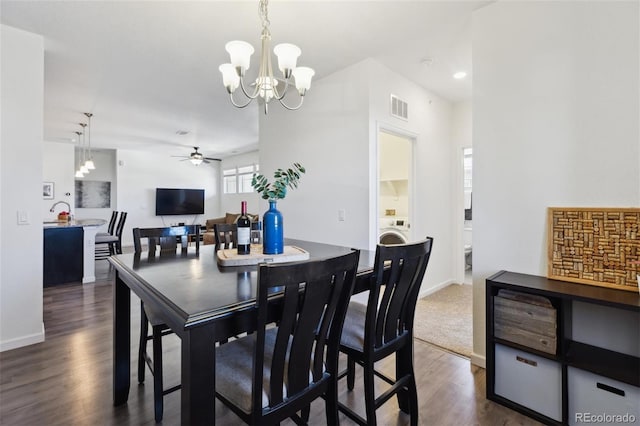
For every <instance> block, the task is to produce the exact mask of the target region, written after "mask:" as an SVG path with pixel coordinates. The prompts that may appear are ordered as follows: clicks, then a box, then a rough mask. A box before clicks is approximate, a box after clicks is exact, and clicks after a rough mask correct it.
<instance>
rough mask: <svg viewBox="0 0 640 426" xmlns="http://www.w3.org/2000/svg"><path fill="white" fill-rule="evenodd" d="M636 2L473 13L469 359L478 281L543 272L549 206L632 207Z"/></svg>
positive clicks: (477, 335) (479, 356) (638, 48)
mask: <svg viewBox="0 0 640 426" xmlns="http://www.w3.org/2000/svg"><path fill="white" fill-rule="evenodd" d="M639 12H640V11H639V3H638V2H498V3H493V4H491V5H489V6H487V7H484V8H482V9H479V10H478V11H476V12H475V13H474V18H473V61H474V63H473V87H474V99H473V145H474V176H473V182H474V199H473V203H474V205H473V222H474V223H473V230H474V235H473V253H474V259H473V281H474V341H473V346H474V347H473V352H474V355H473V357H474V359H475V360H476V361H477V362H482V361H483V357H484V354H485V324H484V322H485V300H484V299H485V298H484V291H485V289H484V288H485V286H484V283H485V279H486V277H488V276H489V275H491V274H493V273H495V272H497V271H499V270H501V269H506V270H512V271H517V272H523V273H529V274H537V275H546V261H545V258H546V247H547V241H546V230H547V224H546V223H545V213H546V208H547V207H548V206H638V205H640V161H639V160H640V143H639V140H640V134H639V117H640V107H639V99H638V94H639V90H640V83H639V78H638V75H639V69H638V64H639V52H640V42H639V40H640V37H639V35H640V34H639V31H638V27H639V25H638V24H639V22H638V16H639Z"/></svg>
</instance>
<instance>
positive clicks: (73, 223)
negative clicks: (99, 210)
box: [43, 219, 107, 228]
mask: <svg viewBox="0 0 640 426" xmlns="http://www.w3.org/2000/svg"><path fill="white" fill-rule="evenodd" d="M105 223H107V221H106V220H104V219H77V220H52V221H49V222H44V223H43V226H44V227H45V228H77V227H82V228H84V227H85V226H102V225H104V224H105Z"/></svg>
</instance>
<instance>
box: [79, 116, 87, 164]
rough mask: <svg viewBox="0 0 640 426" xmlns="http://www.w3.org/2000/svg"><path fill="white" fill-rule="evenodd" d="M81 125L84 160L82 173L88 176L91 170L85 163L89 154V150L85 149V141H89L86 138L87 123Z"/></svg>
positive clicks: (82, 161) (81, 162)
mask: <svg viewBox="0 0 640 426" xmlns="http://www.w3.org/2000/svg"><path fill="white" fill-rule="evenodd" d="M80 125H81V126H82V160H81V161H80V171H81V172H82V173H83V174H85V175H86V174H89V168H88V167H87V165H86V163H85V161H86V153H87V150H86V148H85V141H86V140H87V138H86V136H85V135H86V133H87V123H80Z"/></svg>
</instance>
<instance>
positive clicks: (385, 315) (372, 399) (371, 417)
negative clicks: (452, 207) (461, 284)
mask: <svg viewBox="0 0 640 426" xmlns="http://www.w3.org/2000/svg"><path fill="white" fill-rule="evenodd" d="M432 246H433V238H431V237H427V238H426V239H424V240H422V241H419V242H415V243H409V244H397V245H381V244H380V245H378V246H377V248H376V257H375V264H374V275H373V278H372V286H371V288H370V290H369V298H368V302H367V306H366V312H364V309H363V308H361V307H360V306H358V305H359V304H355V303H354V302H352V303H351V304H350V306H349V310H348V311H347V317H346V320H345V324H344V329H343V332H342V338H341V343H340V351H341V352H343V353H345V354H346V355H347V369H346V370H345V371H343V372H341V373H340V375H339V377H338V378H339V379H341V378H343V377H345V376H346V377H347V388H348V389H349V390H350V391H351V390H353V387H354V382H355V364H356V363H358V364H359V365H361V366H362V367H363V370H364V371H363V375H364V399H365V407H366V418H363V417H361V416H360V415H358V414H357V413H356V412H355V411H353V410H352V409H350V408H349V407H347V406H345V405H344V404H342V403H338V406H339V409H340V411H342V412H344V414H345V415H347V417H349V418H350V419H352V420H353V421H355V422H356V423H358V424H360V425H376V409H377V408H379V407H380V406H381V405H382V404H384V403H385V402H387V401H388V400H389V398H391V397H392V396H393V395H396V396H397V397H398V405H399V406H400V409H401V410H402V411H404V412H406V413H409V414H410V415H411V425H414V426H415V425H417V424H418V393H417V389H416V381H415V375H414V370H413V317H414V314H415V308H416V302H417V298H418V293H419V291H420V285H421V284H422V278H423V277H424V273H425V270H426V269H427V265H428V263H429V257H430V256H431V249H432ZM392 354H395V356H396V375H395V380H393V379H391V378H389V377H387V376H386V375H384V374H382V373H380V372H379V371H377V370H375V368H374V365H375V363H376V362H377V361H380V360H381V359H383V358H386V357H388V356H389V355H392ZM374 377H379V378H381V379H382V380H384V381H385V382H387V383H388V384H390V385H391V387H390V388H388V389H387V390H386V391H385V392H384V393H382V394H381V395H380V396H378V397H377V398H376V396H375V393H374Z"/></svg>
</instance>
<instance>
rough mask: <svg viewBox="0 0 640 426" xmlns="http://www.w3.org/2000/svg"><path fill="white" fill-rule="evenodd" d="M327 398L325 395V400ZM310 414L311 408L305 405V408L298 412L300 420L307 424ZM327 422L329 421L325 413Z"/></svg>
mask: <svg viewBox="0 0 640 426" xmlns="http://www.w3.org/2000/svg"><path fill="white" fill-rule="evenodd" d="M328 398H329V395H327V399H328ZM327 404H328V402H327ZM336 407H337V406H336ZM310 413H311V406H310V405H307V406H306V407H305V408H303V409H302V410H301V411H300V418H301V419H302V421H303V422H305V423H309V414H310ZM328 420H329V417H328V412H327V421H328ZM328 424H334V423H328Z"/></svg>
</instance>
